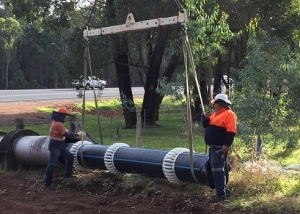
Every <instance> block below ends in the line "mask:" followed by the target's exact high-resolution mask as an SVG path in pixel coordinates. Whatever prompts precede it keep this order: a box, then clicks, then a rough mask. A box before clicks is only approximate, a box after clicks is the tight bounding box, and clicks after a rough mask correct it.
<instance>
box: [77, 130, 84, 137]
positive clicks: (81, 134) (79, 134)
mask: <svg viewBox="0 0 300 214" xmlns="http://www.w3.org/2000/svg"><path fill="white" fill-rule="evenodd" d="M77 134H78V136H79V137H85V136H86V133H85V131H80V132H77Z"/></svg>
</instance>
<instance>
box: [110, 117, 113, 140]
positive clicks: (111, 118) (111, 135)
mask: <svg viewBox="0 0 300 214" xmlns="http://www.w3.org/2000/svg"><path fill="white" fill-rule="evenodd" d="M112 123H113V114H112V113H110V140H111V139H112V138H113V128H112Z"/></svg>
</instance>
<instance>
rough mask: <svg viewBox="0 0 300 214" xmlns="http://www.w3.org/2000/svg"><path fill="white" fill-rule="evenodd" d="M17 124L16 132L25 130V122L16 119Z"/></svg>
mask: <svg viewBox="0 0 300 214" xmlns="http://www.w3.org/2000/svg"><path fill="white" fill-rule="evenodd" d="M15 124H16V130H19V129H24V128H25V125H24V121H23V119H21V118H16V119H15Z"/></svg>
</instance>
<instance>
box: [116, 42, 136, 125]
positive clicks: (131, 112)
mask: <svg viewBox="0 0 300 214" xmlns="http://www.w3.org/2000/svg"><path fill="white" fill-rule="evenodd" d="M124 43H126V44H124V45H127V41H126V42H125V41H124ZM117 46H119V44H117ZM114 64H115V67H116V73H117V80H118V87H119V91H120V97H121V101H122V107H123V114H124V118H125V124H126V128H135V125H136V109H135V105H134V101H133V95H132V90H131V80H130V75H129V62H128V55H127V54H126V53H125V52H124V51H122V50H119V51H117V53H116V56H115V58H114Z"/></svg>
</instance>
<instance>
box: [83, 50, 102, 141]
mask: <svg viewBox="0 0 300 214" xmlns="http://www.w3.org/2000/svg"><path fill="white" fill-rule="evenodd" d="M87 53H88V62H89V67H90V73H91V77H92V76H93V72H92V63H91V56H90V51H89V46H87ZM92 87H93V93H94V100H95V107H96V113H97V121H98V131H99V135H100V142H101V145H103V134H102V127H101V122H100V113H99V107H98V101H97V95H96V92H95V87H94V82H93V85H92Z"/></svg>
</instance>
